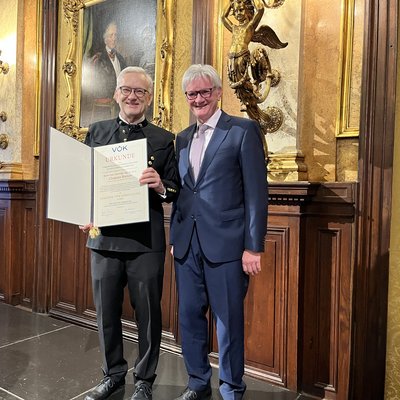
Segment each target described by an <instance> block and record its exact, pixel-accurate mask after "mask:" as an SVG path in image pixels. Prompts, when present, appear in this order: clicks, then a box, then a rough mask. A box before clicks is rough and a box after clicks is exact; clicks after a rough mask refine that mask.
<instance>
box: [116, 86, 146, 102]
mask: <svg viewBox="0 0 400 400" xmlns="http://www.w3.org/2000/svg"><path fill="white" fill-rule="evenodd" d="M119 90H120V91H121V93H122V94H123V95H124V96H129V95H130V94H131V93H132V92H133V94H134V95H135V96H136V97H138V98H139V99H141V98H142V97H143V96H144V95H145V94H146V93H149V91H148V90H146V89H142V88H131V87H129V86H120V87H119Z"/></svg>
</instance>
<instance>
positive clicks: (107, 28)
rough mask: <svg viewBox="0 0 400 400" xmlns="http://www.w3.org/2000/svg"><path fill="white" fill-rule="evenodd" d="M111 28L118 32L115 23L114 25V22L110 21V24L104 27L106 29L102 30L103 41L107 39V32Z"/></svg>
mask: <svg viewBox="0 0 400 400" xmlns="http://www.w3.org/2000/svg"><path fill="white" fill-rule="evenodd" d="M111 27H115V30H118V27H117V23H116V22H115V21H111V22H110V23H109V24H108V25H107V26H106V29H105V30H104V33H103V39H105V38H106V37H107V35H108V32H109V30H110V29H111Z"/></svg>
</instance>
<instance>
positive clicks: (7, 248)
mask: <svg viewBox="0 0 400 400" xmlns="http://www.w3.org/2000/svg"><path fill="white" fill-rule="evenodd" d="M35 195H36V183H35V182H34V181H25V182H24V181H1V182H0V252H1V255H0V279H1V283H0V300H3V301H5V302H7V303H9V304H14V305H24V306H27V307H31V302H32V296H33V280H32V277H33V269H34V243H35V242H34V229H35V226H34V220H35Z"/></svg>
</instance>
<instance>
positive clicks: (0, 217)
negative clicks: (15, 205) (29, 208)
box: [0, 200, 10, 301]
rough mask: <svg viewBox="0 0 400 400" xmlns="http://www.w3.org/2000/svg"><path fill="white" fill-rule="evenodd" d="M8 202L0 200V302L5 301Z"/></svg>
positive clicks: (7, 254)
mask: <svg viewBox="0 0 400 400" xmlns="http://www.w3.org/2000/svg"><path fill="white" fill-rule="evenodd" d="M8 204H9V202H8V201H3V200H0V300H3V301H5V300H7V299H6V297H7V291H8V288H7V286H8V285H7V274H8V270H9V267H8V265H9V261H8V258H9V255H10V252H9V251H8V250H9V241H8V240H7V239H8V237H9V235H10V232H9V231H8V228H9V226H8V224H7V211H8V209H9V206H8Z"/></svg>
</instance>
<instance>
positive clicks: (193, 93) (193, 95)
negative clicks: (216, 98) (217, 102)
mask: <svg viewBox="0 0 400 400" xmlns="http://www.w3.org/2000/svg"><path fill="white" fill-rule="evenodd" d="M214 89H215V88H213V87H212V88H209V89H202V90H191V91H190V92H185V95H186V98H187V99H188V100H195V99H196V98H197V96H198V95H200V96H201V97H202V98H203V99H209V98H210V97H211V94H212V92H213V90H214Z"/></svg>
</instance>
